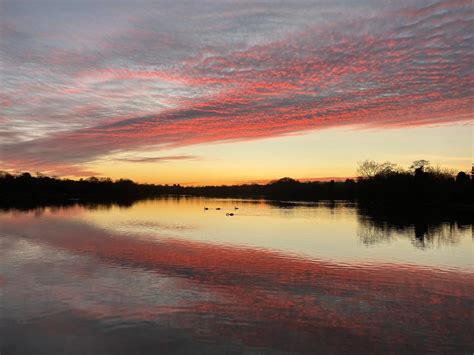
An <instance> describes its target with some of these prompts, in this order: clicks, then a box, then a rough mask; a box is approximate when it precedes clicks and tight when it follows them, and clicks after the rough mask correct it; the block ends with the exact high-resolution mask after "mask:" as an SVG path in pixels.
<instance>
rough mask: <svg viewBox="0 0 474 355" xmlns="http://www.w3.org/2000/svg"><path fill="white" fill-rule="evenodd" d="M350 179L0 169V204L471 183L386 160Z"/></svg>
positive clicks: (463, 201) (339, 195)
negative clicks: (254, 179)
mask: <svg viewBox="0 0 474 355" xmlns="http://www.w3.org/2000/svg"><path fill="white" fill-rule="evenodd" d="M357 175H358V177H357V178H356V179H346V180H345V181H334V180H331V181H324V182H321V181H310V182H300V181H298V180H294V179H292V178H288V177H285V178H282V179H279V180H275V181H272V182H269V183H268V184H243V185H222V186H181V185H179V184H175V185H155V184H138V183H135V182H133V181H131V180H128V179H119V180H115V181H114V180H112V179H109V178H97V177H90V178H87V179H79V180H72V179H62V178H57V177H48V176H43V175H40V174H37V175H35V176H33V175H31V174H30V173H27V172H25V173H20V174H10V173H6V172H3V173H0V204H1V205H3V206H9V205H15V204H33V205H34V204H48V203H69V202H74V201H96V202H107V201H109V202H110V201H118V202H120V201H123V202H124V203H127V201H134V200H138V199H143V198H152V197H158V196H162V195H191V196H209V197H239V198H267V199H274V200H300V201H318V200H350V201H358V202H359V203H360V204H362V205H368V206H394V205H395V206H396V205H400V204H410V205H420V204H423V205H432V206H447V205H462V206H470V205H472V203H473V201H474V199H473V196H474V193H473V192H474V181H473V179H472V177H471V175H470V174H468V173H466V172H462V171H461V172H454V171H450V170H447V169H443V168H439V167H432V166H431V165H430V164H429V162H428V161H426V160H418V161H415V162H413V164H412V165H411V166H410V167H409V168H408V169H403V168H401V167H398V166H397V165H396V164H393V163H391V162H384V163H378V162H375V161H371V160H366V161H363V162H360V163H359V166H358V169H357Z"/></svg>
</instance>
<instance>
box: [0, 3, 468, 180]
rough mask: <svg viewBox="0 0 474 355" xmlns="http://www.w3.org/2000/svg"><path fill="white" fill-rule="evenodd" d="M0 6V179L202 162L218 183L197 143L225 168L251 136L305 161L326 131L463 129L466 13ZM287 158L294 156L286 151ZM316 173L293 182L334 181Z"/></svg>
mask: <svg viewBox="0 0 474 355" xmlns="http://www.w3.org/2000/svg"><path fill="white" fill-rule="evenodd" d="M0 7H1V11H0V12H1V15H0V26H1V27H0V31H1V42H0V54H1V82H2V90H1V92H0V102H1V107H2V112H1V122H2V125H1V127H2V128H1V130H0V137H1V140H0V142H1V143H0V149H1V150H0V151H1V155H0V159H1V167H2V169H10V170H30V171H41V172H45V173H51V174H58V175H67V176H82V175H89V174H107V175H117V174H119V173H121V174H122V172H119V171H114V170H113V169H111V168H110V164H112V163H113V164H117V166H122V167H123V169H125V170H124V171H126V167H127V166H128V167H129V169H136V170H137V171H140V172H141V173H140V174H141V175H135V176H133V177H135V178H137V177H138V180H140V179H141V180H147V179H146V178H145V176H148V177H149V174H152V173H151V172H150V171H153V174H154V173H155V170H153V169H156V166H157V165H159V166H161V168H160V169H161V170H162V171H163V173H164V174H165V175H166V174H168V176H169V179H171V180H172V176H173V174H174V173H173V171H174V172H176V171H179V174H186V171H191V170H194V169H195V168H196V167H199V166H207V165H212V166H214V167H216V168H215V171H214V173H215V174H219V164H221V163H219V162H220V161H221V160H222V157H217V156H215V155H213V154H212V153H209V154H207V153H206V151H209V150H210V148H208V147H210V146H213V147H215V148H216V149H222V150H223V151H225V150H226V149H227V150H230V149H232V150H233V151H240V152H241V155H240V156H239V155H236V154H233V157H234V160H235V163H237V162H242V161H246V157H249V161H250V160H252V159H250V158H251V155H253V153H252V151H251V150H250V148H249V146H248V143H247V142H249V141H250V142H251V141H255V140H258V141H261V142H263V143H262V145H261V147H260V149H263V150H266V148H265V144H267V147H268V150H271V149H272V147H273V146H274V145H275V143H274V141H273V140H274V139H277V141H278V139H282V144H285V143H284V142H285V139H292V138H288V136H295V135H302V137H303V136H304V137H306V138H301V139H306V143H305V144H306V146H307V147H308V149H312V150H314V152H315V154H316V153H317V152H318V151H320V148H321V147H319V146H318V144H322V143H321V141H322V140H323V141H324V140H325V139H328V135H329V136H330V135H333V134H334V135H336V136H337V135H339V134H340V131H339V130H343V131H344V132H348V131H350V132H351V137H353V135H358V137H357V138H355V139H361V140H363V141H367V140H366V139H364V137H365V136H364V135H371V134H372V135H373V134H377V133H374V132H373V130H376V131H377V132H386V131H388V130H391V131H397V132H400V130H401V131H403V130H406V131H407V132H408V131H412V130H414V129H415V130H416V129H421V130H422V131H420V132H423V134H427V135H431V134H433V135H438V134H439V130H445V132H446V134H447V135H449V134H451V135H454V134H456V135H458V134H459V132H461V129H462V130H463V131H465V130H470V129H471V125H470V123H472V118H473V115H472V113H473V103H474V92H473V90H474V72H473V68H474V40H473V36H474V35H473V34H474V5H473V2H472V1H464V0H452V1H413V0H410V1H396V2H395V1H375V0H374V1H364V0H363V1H337V0H334V1H287V2H285V1H283V2H280V1H279V2H275V1H264V2H257V1H217V0H216V1H185V2H184V1H76V0H62V1H59V0H57V1H47V0H46V1H42V0H39V1H23V0H15V1H9V0H4V1H2V4H1V5H0ZM427 127H431V128H430V129H428V128H427ZM433 127H435V128H433ZM328 128H333V129H328ZM425 128H426V130H423V129H425ZM334 129H336V130H334ZM437 130H438V131H437ZM334 132H336V133H334ZM307 134H309V135H311V136H312V137H314V139H313V140H311V139H308V138H307ZM380 134H384V133H380ZM388 134H392V135H393V134H394V133H388ZM397 134H398V133H397ZM409 135H410V134H408V136H409ZM399 136H403V135H402V134H399ZM278 137H280V138H278ZM285 137H286V138H285ZM469 137H470V138H469ZM263 138H271V139H264V140H262V139H263ZM320 138H321V139H320ZM293 139H295V142H298V137H293ZM351 139H352V138H351ZM370 139H371V138H368V140H369V141H370ZM394 139H398V138H394ZM459 139H464V140H465V142H464V143H465V144H464V145H463V146H462V147H458V148H459V149H460V150H462V149H464V148H466V147H467V148H469V145H470V144H472V141H471V142H469V141H467V140H469V139H471V140H472V136H471V135H470V134H467V135H463V136H462V137H461V136H459ZM399 140H400V139H399ZM308 141H310V143H308ZM221 142H228V143H227V144H217V145H216V144H215V143H221ZM265 142H267V143H265ZM272 142H273V143H272ZM318 142H319V143H318ZM340 144H341V145H345V146H346V147H347V145H350V144H358V143H357V142H355V141H354V142H352V143H351V140H350V139H349V140H346V141H341V142H340ZM405 144H406V142H404V141H402V140H400V145H405ZM410 144H411V147H412V148H416V147H417V143H416V142H414V141H413V142H411V143H410ZM433 144H434V143H433ZM289 146H294V147H295V148H294V149H295V151H294V155H295V160H298V158H297V157H298V156H300V155H301V152H300V148H298V144H293V143H292V144H289ZM222 147H223V148H222ZM458 148H456V149H458ZM321 149H322V148H321ZM341 149H342V150H343V149H344V148H341ZM401 150H402V151H403V149H401ZM412 153H415V154H418V153H420V152H412ZM445 153H446V154H445V155H446V157H445V160H442V162H444V161H447V163H448V165H451V166H455V167H458V166H459V164H458V165H456V164H457V163H456V162H459V161H462V164H465V162H464V161H463V160H462V159H463V157H467V156H469V155H470V152H469V151H465V152H461V154H459V151H452V152H450V151H449V149H447V150H446V151H445ZM261 154H262V155H261V159H262V161H263V160H265V159H266V158H265V155H264V154H263V153H261ZM335 154H337V152H335ZM361 154H370V149H369V148H368V149H367V150H366V151H364V152H361ZM448 156H449V157H448ZM328 158H329V159H330V158H331V157H330V156H329V157H328ZM356 158H357V157H351V159H356ZM359 158H360V159H364V158H366V156H361V157H359ZM229 159H230V160H232V157H231V158H229ZM407 159H408V157H407ZM443 159H444V158H443ZM401 160H404V159H401ZM434 160H435V161H436V159H434ZM440 161H441V160H440ZM257 163H258V162H256V164H257ZM344 163H345V164H351V163H353V161H351V160H349V161H346V162H344ZM206 164H207V165H206ZM274 164H275V167H274V168H275V169H273V170H272V169H270V171H274V172H275V174H276V173H278V172H279V170H278V169H277V167H276V166H277V165H278V164H279V162H278V161H277V160H275V161H274ZM301 164H307V161H303V160H302V162H301ZM314 164H315V166H314V170H313V171H303V170H301V174H305V175H306V176H295V177H301V178H303V177H315V176H310V175H318V174H319V176H321V174H323V175H325V174H326V175H328V174H329V175H334V174H335V173H336V174H337V173H339V172H335V171H334V172H333V171H331V169H330V168H324V169H323V168H321V169H322V170H323V172H318V169H317V161H315V162H314ZM221 165H222V169H224V165H225V164H221ZM283 165H284V164H283ZM243 168H245V166H244V167H243ZM248 168H249V169H250V168H251V166H250V165H249V167H248ZM352 168H353V167H351V169H352ZM225 169H226V170H227V168H225ZM296 170H298V169H296ZM147 171H148V173H146V172H147ZM290 173H291V171H290V172H288V174H290ZM340 173H342V174H344V172H343V171H341V172H340ZM137 174H138V173H137ZM147 174H148V175H147ZM176 174H178V173H176ZM122 175H123V174H122ZM191 175H192V174H191ZM237 175H238V174H237ZM140 176H143V178H140ZM113 177H118V176H113ZM262 177H263V176H261V175H259V174H256V175H254V176H251V175H248V176H247V175H246V176H243V175H242V176H241V178H242V179H252V178H255V179H257V178H262ZM271 177H273V176H271ZM190 179H193V177H191V178H190ZM196 179H197V181H196V182H197V183H199V182H206V181H208V180H209V179H207V180H206V179H203V178H202V177H199V176H196ZM148 180H150V179H149V178H148ZM151 180H154V181H160V179H159V178H158V177H156V176H155V177H154V178H152V179H151ZM180 180H181V181H177V182H183V181H184V180H183V179H182V178H181V179H180ZM205 180H206V181H205ZM211 180H212V179H211Z"/></svg>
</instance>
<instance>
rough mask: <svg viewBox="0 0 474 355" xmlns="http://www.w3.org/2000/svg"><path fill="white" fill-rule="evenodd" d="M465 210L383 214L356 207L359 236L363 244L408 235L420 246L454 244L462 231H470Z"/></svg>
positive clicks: (410, 211)
mask: <svg viewBox="0 0 474 355" xmlns="http://www.w3.org/2000/svg"><path fill="white" fill-rule="evenodd" d="M466 214H467V212H464V211H456V212H454V213H453V212H446V211H439V210H437V211H430V210H425V211H421V212H420V211H414V210H411V209H409V210H408V211H404V212H403V213H400V212H398V213H397V212H395V211H393V210H392V211H389V212H385V213H380V212H375V211H373V210H366V209H358V211H357V216H358V232H357V234H358V236H359V238H360V240H361V242H362V243H363V244H364V245H366V246H372V245H376V244H380V243H390V242H391V241H394V240H395V239H397V238H407V237H408V238H410V241H411V243H412V244H413V245H414V246H415V247H417V248H419V249H425V248H438V247H442V246H447V245H453V244H457V243H459V242H460V240H461V238H462V237H461V236H462V235H463V232H465V231H466V230H468V229H471V230H472V219H471V217H470V216H468V215H466Z"/></svg>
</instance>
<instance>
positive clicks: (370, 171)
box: [357, 160, 397, 179]
mask: <svg viewBox="0 0 474 355" xmlns="http://www.w3.org/2000/svg"><path fill="white" fill-rule="evenodd" d="M357 164H358V167H357V174H358V176H359V177H360V178H362V179H368V178H372V177H374V176H376V175H388V174H390V173H393V172H394V171H395V170H396V168H397V164H394V163H391V162H389V161H386V162H384V163H378V162H376V161H374V160H364V161H361V162H358V163H357Z"/></svg>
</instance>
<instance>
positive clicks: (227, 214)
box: [225, 212, 234, 216]
mask: <svg viewBox="0 0 474 355" xmlns="http://www.w3.org/2000/svg"><path fill="white" fill-rule="evenodd" d="M225 215H226V216H233V215H234V214H233V213H232V212H231V213H226V214H225Z"/></svg>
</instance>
